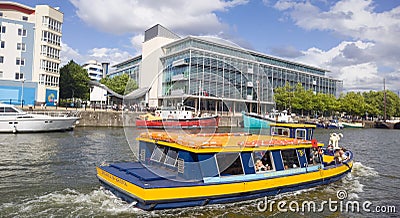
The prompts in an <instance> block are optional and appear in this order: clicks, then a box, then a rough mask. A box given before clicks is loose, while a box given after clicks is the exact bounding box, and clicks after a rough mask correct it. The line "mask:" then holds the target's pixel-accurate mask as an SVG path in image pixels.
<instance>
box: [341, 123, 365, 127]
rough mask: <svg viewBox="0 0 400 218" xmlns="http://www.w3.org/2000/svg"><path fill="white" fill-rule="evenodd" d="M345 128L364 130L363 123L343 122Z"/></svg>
mask: <svg viewBox="0 0 400 218" xmlns="http://www.w3.org/2000/svg"><path fill="white" fill-rule="evenodd" d="M342 124H343V127H344V128H364V123H361V122H342Z"/></svg>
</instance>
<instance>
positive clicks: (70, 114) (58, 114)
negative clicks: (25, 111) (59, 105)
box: [29, 111, 80, 117]
mask: <svg viewBox="0 0 400 218" xmlns="http://www.w3.org/2000/svg"><path fill="white" fill-rule="evenodd" d="M79 113H80V112H79V111H30V112H29V114H38V115H47V116H50V117H78V116H79Z"/></svg>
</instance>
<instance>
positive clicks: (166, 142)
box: [136, 131, 324, 153]
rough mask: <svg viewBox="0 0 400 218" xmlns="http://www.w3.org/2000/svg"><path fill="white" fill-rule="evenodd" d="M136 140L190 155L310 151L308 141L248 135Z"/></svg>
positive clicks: (161, 135)
mask: <svg viewBox="0 0 400 218" xmlns="http://www.w3.org/2000/svg"><path fill="white" fill-rule="evenodd" d="M136 140H138V141H143V142H148V143H153V144H158V145H163V146H167V147H172V148H176V149H178V150H184V151H189V152H193V153H217V152H243V151H249V152H251V151H261V150H286V149H294V148H310V147H313V145H312V144H313V143H312V142H311V141H310V140H301V139H293V138H287V137H281V136H269V135H253V134H249V133H210V134H179V133H170V132H162V131H159V132H158V131H155V132H145V133H141V134H140V136H139V137H138V138H137V139H136ZM317 146H319V147H322V146H324V144H322V143H317Z"/></svg>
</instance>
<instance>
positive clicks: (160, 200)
mask: <svg viewBox="0 0 400 218" xmlns="http://www.w3.org/2000/svg"><path fill="white" fill-rule="evenodd" d="M314 129H315V125H307V124H271V128H270V131H271V135H253V134H249V133H215V134H197V135H190V134H189V135H182V134H181V135H178V134H174V133H167V132H161V131H157V132H148V133H142V134H140V136H139V137H138V138H137V140H138V141H139V162H128V163H113V164H108V163H104V164H102V165H101V166H99V167H97V177H98V178H99V180H100V182H101V184H102V185H104V186H105V187H106V188H107V189H109V190H111V191H112V192H113V193H115V194H116V195H117V196H119V197H121V198H122V199H123V200H125V201H127V202H135V205H136V206H137V207H138V208H142V209H144V210H157V209H168V208H179V207H191V206H204V205H208V204H220V203H228V202H236V201H244V200H249V199H256V198H261V197H264V196H271V195H277V194H280V193H283V192H291V191H295V190H299V189H305V188H309V187H314V186H318V185H323V184H328V183H331V182H334V181H337V180H339V179H340V178H342V177H343V176H344V175H345V174H346V173H349V172H350V171H351V168H352V166H353V154H352V152H351V151H345V152H343V154H340V155H341V157H340V158H339V157H338V158H334V155H336V154H339V153H340V152H339V150H340V149H339V147H338V145H337V141H336V148H335V149H336V151H337V152H325V153H326V154H324V155H322V152H321V151H322V150H321V147H323V144H321V143H318V142H317V141H316V140H315V139H312V138H313V132H314ZM333 144H335V143H333ZM341 158H343V160H342V161H341V160H340V159H341Z"/></svg>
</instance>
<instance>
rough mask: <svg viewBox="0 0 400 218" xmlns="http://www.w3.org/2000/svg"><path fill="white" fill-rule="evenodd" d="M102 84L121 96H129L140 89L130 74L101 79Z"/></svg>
mask: <svg viewBox="0 0 400 218" xmlns="http://www.w3.org/2000/svg"><path fill="white" fill-rule="evenodd" d="M100 83H102V84H104V85H106V86H107V87H108V88H110V89H111V90H113V91H114V92H116V93H118V94H120V95H125V94H128V93H130V92H132V91H134V90H136V89H137V88H138V85H137V83H136V81H135V80H133V79H131V78H130V76H129V75H128V74H122V75H119V76H115V77H113V78H109V77H106V78H103V79H101V80H100Z"/></svg>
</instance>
